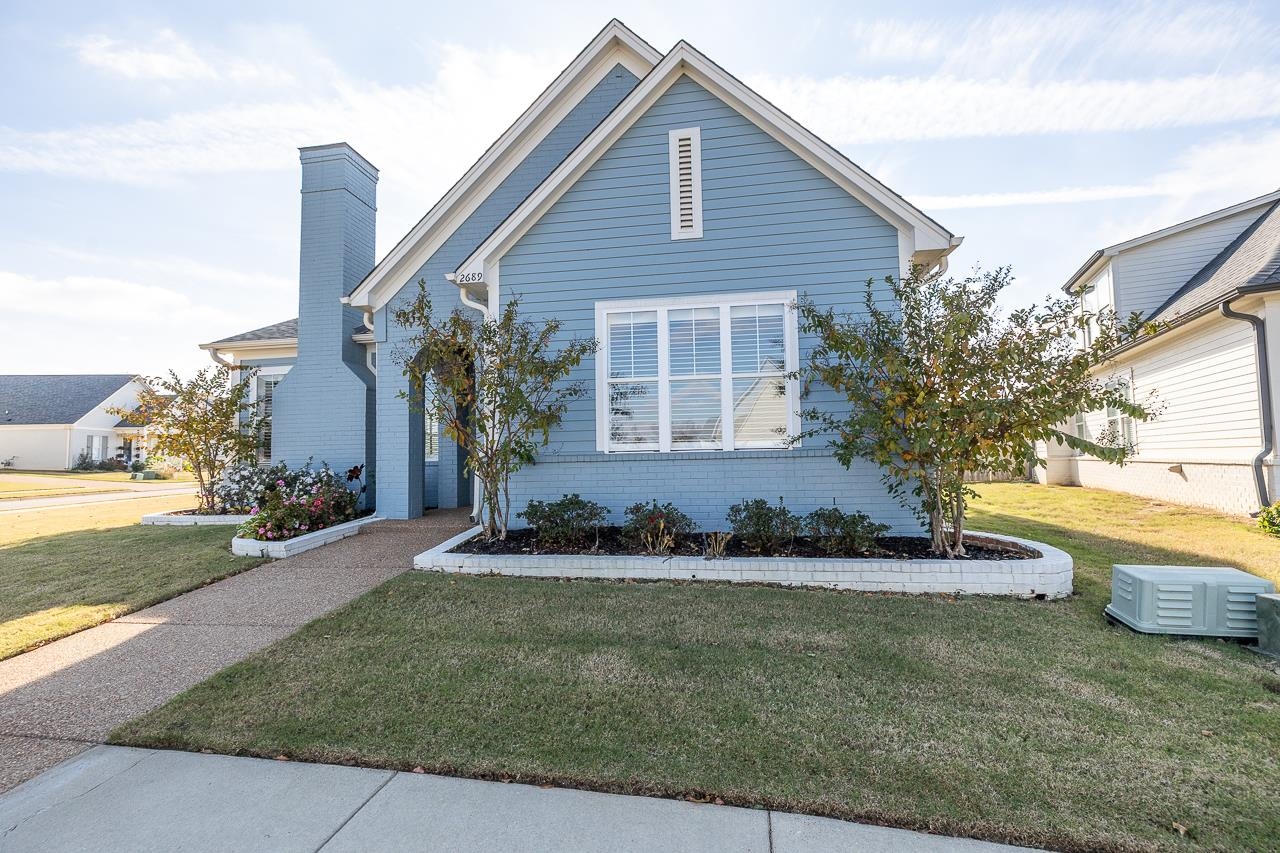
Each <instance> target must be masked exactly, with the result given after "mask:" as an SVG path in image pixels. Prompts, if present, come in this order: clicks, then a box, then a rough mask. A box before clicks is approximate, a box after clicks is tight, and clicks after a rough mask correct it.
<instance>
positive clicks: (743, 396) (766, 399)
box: [733, 377, 787, 445]
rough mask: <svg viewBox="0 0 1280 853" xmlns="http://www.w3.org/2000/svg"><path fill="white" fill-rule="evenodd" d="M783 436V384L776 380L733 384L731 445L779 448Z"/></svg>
mask: <svg viewBox="0 0 1280 853" xmlns="http://www.w3.org/2000/svg"><path fill="white" fill-rule="evenodd" d="M786 435H787V386H786V382H785V381H783V380H782V379H781V378H778V377H766V378H762V379H735V380H733V437H734V443H735V444H737V445H744V444H757V445H758V444H775V445H779V444H782V442H783V440H784V439H785V438H786Z"/></svg>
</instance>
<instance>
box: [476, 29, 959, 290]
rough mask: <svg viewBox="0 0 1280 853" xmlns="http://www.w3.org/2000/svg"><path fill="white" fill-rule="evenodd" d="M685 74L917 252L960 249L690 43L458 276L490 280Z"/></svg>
mask: <svg viewBox="0 0 1280 853" xmlns="http://www.w3.org/2000/svg"><path fill="white" fill-rule="evenodd" d="M681 75H687V76H688V77H689V78H690V79H691V80H693V81H694V82H695V83H697V84H699V85H700V86H702V87H703V88H705V89H707V90H708V91H710V92H711V93H712V94H713V95H716V96H717V97H718V98H720V99H721V100H723V101H724V102H725V103H727V104H728V105H729V106H730V107H732V108H734V109H736V110H737V111H738V112H740V113H741V114H742V115H744V116H746V117H747V118H748V119H750V120H751V121H752V122H753V123H754V124H755V125H756V126H758V127H759V128H760V129H761V130H763V131H765V132H766V133H768V134H769V135H770V136H772V137H773V138H774V139H776V140H777V141H778V142H780V143H782V144H783V145H785V146H786V147H787V148H788V149H790V150H791V151H792V152H793V153H795V154H796V155H797V156H799V157H800V158H801V159H803V160H804V161H805V162H807V163H809V164H810V165H811V166H813V167H814V168H815V169H817V170H818V171H819V172H821V173H822V174H823V175H825V176H826V177H828V178H829V179H831V180H832V181H833V182H835V183H836V185H837V186H840V187H841V188H843V189H844V190H845V191H846V192H848V193H849V194H850V195H852V196H853V197H854V198H856V199H858V200H859V201H861V202H862V203H863V204H865V205H866V206H867V207H869V208H870V209H871V210H873V211H875V212H876V213H877V214H878V215H880V216H881V217H883V218H884V219H885V220H886V221H887V222H889V223H890V224H891V225H893V226H894V227H895V228H897V229H898V230H899V231H910V233H911V238H912V240H911V242H912V246H913V249H912V251H913V252H922V253H923V252H932V253H934V254H938V253H941V255H945V254H946V253H949V252H950V251H951V250H953V249H954V248H955V247H956V246H958V245H960V240H959V238H957V237H956V236H955V235H953V234H952V233H951V232H950V231H947V230H946V229H945V228H943V227H942V226H941V225H939V224H938V223H937V222H934V221H933V220H932V219H930V218H929V217H928V216H926V215H925V214H924V213H922V212H921V211H920V210H919V209H917V208H916V207H915V206H913V205H912V204H911V203H910V202H908V201H906V199H904V198H902V197H901V196H900V195H898V194H897V193H895V192H893V191H892V190H890V189H889V188H888V187H886V186H885V185H884V184H882V183H880V182H879V181H877V180H876V179H875V178H873V177H871V176H870V175H869V174H867V173H866V172H864V171H863V170H862V169H861V168H859V167H858V166H856V165H854V164H853V163H852V162H850V161H849V159H848V158H846V157H845V156H844V155H843V154H841V153H840V152H839V151H837V150H836V149H834V148H832V147H831V146H830V145H828V144H827V143H825V142H823V141H822V140H820V139H819V138H818V137H816V136H814V135H813V133H811V132H810V131H808V130H806V129H805V128H803V127H801V126H800V125H799V124H798V123H796V121H795V120H794V119H792V118H791V117H790V116H788V115H787V114H786V113H784V112H782V111H781V110H779V109H778V108H777V107H775V106H774V105H773V104H771V103H769V102H768V101H766V100H765V99H764V98H762V97H761V96H760V95H758V94H756V93H755V92H753V91H752V90H751V89H750V88H748V87H747V86H746V84H744V83H742V82H741V81H740V80H738V79H737V78H736V77H733V76H732V75H730V74H729V73H728V72H726V71H725V70H724V69H722V68H720V66H718V65H716V64H715V63H714V62H712V61H711V60H709V59H707V57H705V56H704V55H702V54H701V53H699V52H698V51H697V50H696V49H695V48H693V47H692V46H691V45H689V44H688V43H687V42H683V41H682V42H680V43H679V44H677V45H676V46H675V47H674V48H672V50H671V52H670V53H668V54H667V55H666V56H665V57H664V58H663V60H662V62H660V63H659V64H658V65H657V66H656V67H655V68H654V69H653V71H652V72H650V73H649V76H648V77H646V78H644V79H643V80H642V81H641V82H640V84H639V85H638V86H636V88H635V89H633V90H632V91H631V93H630V94H629V95H627V97H626V98H624V99H623V101H622V103H621V104H619V105H618V108H617V109H615V110H614V111H613V112H612V113H610V114H609V116H608V117H607V118H606V119H605V120H604V121H603V122H601V123H600V125H598V126H597V127H596V129H595V130H594V131H592V132H591V133H590V134H589V135H588V136H587V138H586V139H585V140H583V142H582V144H581V145H579V146H578V147H577V148H576V149H574V151H573V153H571V154H570V155H569V156H568V157H567V158H566V159H565V161H564V162H563V163H561V164H560V165H559V166H558V167H557V168H556V170H555V171H554V172H552V173H551V175H550V176H549V177H548V178H547V179H546V180H545V181H543V183H542V184H541V185H540V186H539V187H538V188H537V189H536V190H534V191H533V193H531V194H530V196H529V197H528V198H527V199H525V201H524V202H523V203H522V204H521V205H520V206H519V207H518V208H516V210H515V211H514V212H513V213H512V214H511V215H510V216H509V217H507V219H506V220H505V221H504V222H503V223H502V224H501V225H500V226H498V228H497V230H495V231H494V232H493V234H491V235H490V236H489V237H488V239H486V240H485V241H484V243H482V244H481V245H480V246H479V247H478V248H477V249H476V251H475V252H473V253H472V254H471V256H470V257H469V258H467V260H466V261H464V262H463V264H462V265H461V266H459V267H458V269H457V274H458V275H459V276H474V275H476V274H480V275H482V276H483V274H484V273H485V272H486V270H487V269H488V268H491V266H492V264H493V263H494V262H495V261H496V260H497V259H499V258H501V257H502V255H504V254H505V253H506V252H507V251H509V250H510V249H511V247H512V246H513V245H515V243H516V242H517V241H518V240H519V239H520V238H521V237H522V236H524V233H525V232H526V231H528V230H529V228H531V227H533V225H534V223H536V222H537V221H538V219H540V218H541V217H542V215H543V214H545V213H546V211H547V210H548V209H549V208H550V207H551V205H553V204H554V203H555V202H556V201H557V200H558V199H559V198H560V196H562V195H563V194H564V193H565V192H566V191H567V190H568V189H569V187H571V186H573V184H574V183H575V182H576V181H577V180H578V179H579V178H580V177H581V176H582V175H583V174H584V173H585V172H586V171H587V169H589V168H590V167H591V166H592V164H594V163H595V162H596V160H598V159H599V158H600V157H601V156H603V154H604V153H605V152H606V151H608V150H609V148H610V147H612V146H613V144H614V143H615V142H617V140H618V139H619V138H620V137H621V136H622V134H623V133H625V132H626V131H627V130H628V129H629V128H630V127H631V125H632V124H634V123H635V122H636V121H637V120H638V119H639V118H640V116H642V115H644V114H645V112H646V111H648V109H649V108H650V107H652V106H653V104H654V103H655V102H656V101H657V100H658V98H660V97H661V96H662V95H663V94H664V93H665V92H666V90H667V89H669V88H670V87H671V86H672V85H673V84H674V83H675V82H676V81H677V80H678V79H679V78H680V76H681ZM941 255H939V257H941Z"/></svg>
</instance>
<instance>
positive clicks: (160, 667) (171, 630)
mask: <svg viewBox="0 0 1280 853" xmlns="http://www.w3.org/2000/svg"><path fill="white" fill-rule="evenodd" d="M466 516H467V511H466V510H457V511H452V510H451V511H444V512H433V513H431V514H429V515H428V516H426V517H425V518H421V519H417V520H415V521H381V522H377V523H375V524H371V525H369V526H368V527H366V528H365V529H364V530H363V531H362V532H361V533H360V535H359V536H353V537H351V538H350V539H344V540H343V541H341V542H336V543H334V544H332V545H327V546H325V547H323V548H318V549H316V550H314V551H308V552H307V553H305V554H299V555H298V556H296V557H290V558H288V559H285V560H278V561H276V562H274V563H267V564H265V565H262V566H259V567H257V568H255V569H250V570H249V571H247V572H243V573H241V574H238V575H235V576H234V577H230V578H227V579H226V580H224V581H219V582H218V583H215V584H211V585H209V586H206V587H202V588H201V589H197V590H194V591H192V592H189V593H186V594H185V595H180V596H178V597H177V598H172V599H170V600H168V601H165V602H162V603H161V604H157V605H155V606H154V607H149V608H147V609H145V610H139V611H138V612H136V613H131V614H129V615H127V616H122V617H121V618H119V619H117V620H115V621H113V622H108V623H106V624H104V625H99V626H98V627H96V628H90V629H88V630H87V631H81V632H80V633H78V634H73V635H71V636H70V637H66V638H64V639H61V640H58V641H57V642H54V643H50V644H49V645H47V646H41V647H40V648H38V649H35V650H33V651H30V652H26V653H25V654H21V655H18V656H16V657H13V658H10V659H9V660H6V661H0V791H3V790H6V789H8V788H11V787H13V786H14V785H17V784H18V783H19V782H22V781H23V780H25V779H29V778H31V777H32V776H34V775H36V774H37V773H39V772H41V771H43V770H45V769H47V768H49V767H52V766H53V765H54V764H57V763H58V762H59V761H62V760H63V759H65V758H68V757H70V756H72V755H75V754H76V753H79V752H82V751H84V750H85V749H88V748H89V747H90V746H92V745H94V744H98V743H102V742H103V741H104V740H105V739H106V737H107V735H108V734H110V732H111V730H112V729H114V728H115V727H116V726H118V725H120V724H121V723H124V722H125V721H127V720H130V719H132V718H133V717H136V716H138V715H140V714H143V713H146V712H147V711H150V710H151V709H152V708H155V707H157V706H158V705H161V704H163V703H164V702H166V701H168V700H169V699H171V698H172V697H174V696H176V695H177V694H179V693H181V692H182V691H183V690H186V689H187V688H189V687H192V686H194V685H195V684H197V683H199V682H201V681H203V680H204V679H206V678H208V677H209V676H211V675H213V674H214V673H215V672H217V671H218V670H220V669H223V668H224V667H226V666H229V665H230V664H233V663H235V662H236V661H238V660H241V659H243V658H245V657H248V656H249V655H250V654H252V653H253V652H255V651H257V650H258V649H261V648H262V647H264V646H266V645H268V644H270V643H273V642H275V641H276V640H279V639H282V638H283V637H286V636H288V635H289V634H292V633H293V632H294V631H296V630H297V629H298V628H300V627H301V626H303V625H305V624H306V623H308V622H310V621H311V620H313V619H315V618H317V617H318V616H321V615H323V614H325V613H327V612H328V611H330V610H333V609H334V608H336V607H340V606H342V605H343V604H346V603H347V602H348V601H351V600H352V599H353V598H356V597H357V596H359V595H362V594H364V593H365V592H368V591H369V590H371V589H373V588H374V587H375V586H378V585H379V584H381V583H383V582H384V581H387V580H390V579H391V578H393V577H395V576H396V575H399V574H401V573H402V572H405V571H407V570H408V569H409V567H410V566H411V565H412V564H413V557H414V555H416V554H419V553H421V552H422V551H424V550H426V549H427V548H429V547H432V546H434V545H437V544H439V543H440V542H443V541H444V540H445V539H447V538H449V537H450V536H453V535H454V534H456V533H458V532H460V531H462V530H465V529H466V528H467V527H468V526H469V525H468V523H467V518H466ZM227 536H228V539H230V536H231V533H230V531H228V533H227ZM3 849H4V847H3V845H2V844H0V850H3Z"/></svg>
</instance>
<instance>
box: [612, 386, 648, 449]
mask: <svg viewBox="0 0 1280 853" xmlns="http://www.w3.org/2000/svg"><path fill="white" fill-rule="evenodd" d="M609 442H610V444H612V445H613V446H624V447H625V446H632V447H634V448H636V449H639V448H642V447H649V446H652V447H657V446H658V383H657V382H614V383H610V385H609Z"/></svg>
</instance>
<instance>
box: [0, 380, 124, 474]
mask: <svg viewBox="0 0 1280 853" xmlns="http://www.w3.org/2000/svg"><path fill="white" fill-rule="evenodd" d="M143 387H144V386H143V385H142V384H141V383H140V382H139V381H138V380H137V378H136V377H135V376H133V375H132V374H125V373H120V374H114V373H113V374H76V375H40V376H34V375H20V376H14V375H9V376H0V464H3V465H4V466H5V467H7V468H20V469H24V470H28V471H67V470H70V469H72V468H74V467H76V466H77V465H83V464H84V463H98V462H103V461H106V460H109V459H119V460H120V461H122V462H132V461H134V460H135V459H141V458H143V456H144V454H145V450H144V447H143V442H142V441H141V437H140V435H139V428H138V427H134V426H132V425H130V424H128V423H125V422H124V421H123V420H122V419H121V418H120V416H119V415H113V414H111V413H110V412H109V411H108V410H109V409H124V410H131V409H134V408H136V407H137V405H138V394H139V392H140V391H141V390H142V389H143Z"/></svg>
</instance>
